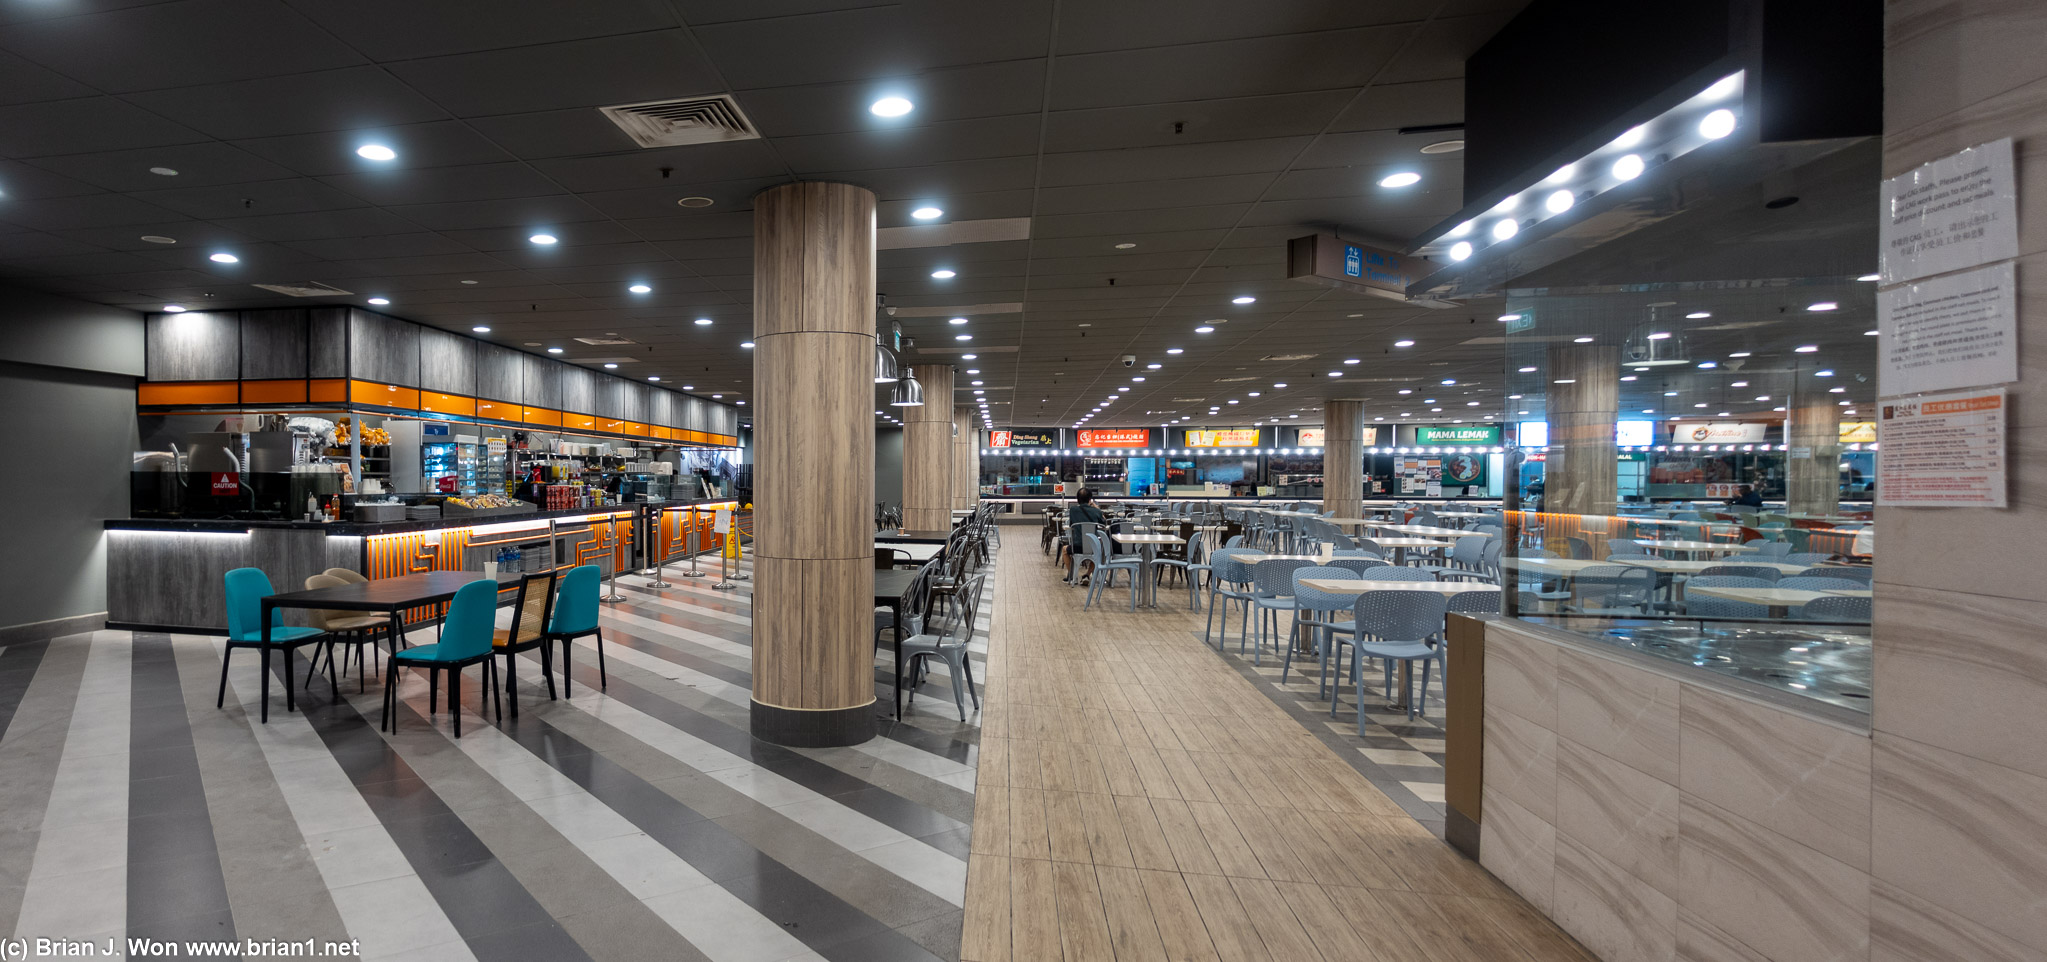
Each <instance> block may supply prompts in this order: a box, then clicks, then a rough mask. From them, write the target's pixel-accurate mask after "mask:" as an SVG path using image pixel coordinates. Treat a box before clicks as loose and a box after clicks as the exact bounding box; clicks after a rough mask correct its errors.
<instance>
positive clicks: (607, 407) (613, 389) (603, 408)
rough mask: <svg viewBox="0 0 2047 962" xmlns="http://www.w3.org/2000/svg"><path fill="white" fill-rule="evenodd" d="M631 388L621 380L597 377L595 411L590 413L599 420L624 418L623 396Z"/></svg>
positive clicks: (608, 376)
mask: <svg viewBox="0 0 2047 962" xmlns="http://www.w3.org/2000/svg"><path fill="white" fill-rule="evenodd" d="M631 386H632V385H630V384H627V383H626V381H625V379H623V378H616V377H611V376H610V375H605V374H599V375H597V410H596V411H594V412H592V413H594V414H596V415H597V416H598V417H600V418H622V417H625V395H626V391H627V390H628V389H630V388H631Z"/></svg>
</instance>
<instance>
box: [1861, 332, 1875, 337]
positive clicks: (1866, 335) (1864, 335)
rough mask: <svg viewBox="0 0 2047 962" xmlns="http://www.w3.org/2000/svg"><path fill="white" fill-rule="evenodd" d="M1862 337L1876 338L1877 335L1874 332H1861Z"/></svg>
mask: <svg viewBox="0 0 2047 962" xmlns="http://www.w3.org/2000/svg"><path fill="white" fill-rule="evenodd" d="M1862 336H1863V337H1875V336H1877V334H1876V332H1875V331H1863V332H1862Z"/></svg>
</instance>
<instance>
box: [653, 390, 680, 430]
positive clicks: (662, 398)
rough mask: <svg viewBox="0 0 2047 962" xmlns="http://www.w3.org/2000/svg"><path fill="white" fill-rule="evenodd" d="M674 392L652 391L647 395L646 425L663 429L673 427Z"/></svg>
mask: <svg viewBox="0 0 2047 962" xmlns="http://www.w3.org/2000/svg"><path fill="white" fill-rule="evenodd" d="M674 398H675V392H674V391H660V390H657V391H654V392H652V393H650V394H648V395H647V423H648V424H658V425H660V426H662V427H664V428H672V427H674V426H675V421H674V417H675V408H674V406H673V405H674Z"/></svg>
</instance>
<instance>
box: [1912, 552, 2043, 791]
mask: <svg viewBox="0 0 2047 962" xmlns="http://www.w3.org/2000/svg"><path fill="white" fill-rule="evenodd" d="M2011 567H2014V568H2020V567H2023V566H2019V565H2013V566H2011ZM2034 577H2037V575H2034ZM1876 610H1877V618H1876V626H1877V627H1876V630H1877V644H1876V691H1877V694H1878V695H1879V696H1880V697H1879V698H1877V699H1876V706H1875V707H1876V727H1877V729H1878V730H1880V731H1883V732H1886V733H1889V734H1894V735H1898V736H1901V737H1904V738H1909V739H1912V740H1914V741H1918V742H1924V743H1926V744H1930V745H1938V746H1941V747H1943V748H1946V749H1949V750H1951V751H1958V752H1963V753H1966V754H1969V755H1973V756H1975V757H1977V758H1981V759H1983V760H1985V761H1989V762H1994V763H1997V764H1999V765H2004V766H2007V767H2010V768H2016V769H2018V770H2020V771H2025V772H2031V773H2032V774H2034V775H2039V776H2042V777H2047V738H2043V737H2042V736H2041V733H2042V732H2047V644H2042V642H2041V636H2040V626H2041V625H2043V624H2047V601H2041V600H2038V599H2024V600H2021V599H2017V598H1992V597H1986V596H1983V595H1963V594H1956V593H1953V592H1949V591H1931V590H1926V589H1922V588H1912V587H1905V586H1902V585H1889V584H1886V585H1883V586H1881V588H1880V589H1879V590H1878V591H1877V599H1876ZM1964 693H1966V694H1964Z"/></svg>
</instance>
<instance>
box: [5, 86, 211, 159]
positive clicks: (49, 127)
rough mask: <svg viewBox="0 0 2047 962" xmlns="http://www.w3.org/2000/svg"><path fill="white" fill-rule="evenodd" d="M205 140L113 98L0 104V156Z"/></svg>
mask: <svg viewBox="0 0 2047 962" xmlns="http://www.w3.org/2000/svg"><path fill="white" fill-rule="evenodd" d="M206 139H207V137H206V135H205V134H202V133H200V132H198V131H196V130H193V129H191V128H189V127H186V126H183V125H181V124H176V123H173V122H171V121H169V120H165V119H163V118H162V117H159V116H157V115H156V114H153V113H150V112H149V111H147V110H144V109H142V108H140V107H137V106H135V105H134V104H131V103H128V102H127V101H124V100H119V99H116V98H114V97H83V98H79V99H76V100H47V101H42V102H39V103H32V104H15V105H12V106H7V107H0V157H46V156H49V155H51V154H84V153H91V152H93V151H101V150H137V149H140V148H146V147H161V146H164V145H166V144H196V143H201V142H204V141H205V140H206ZM137 159H138V160H140V159H142V158H140V157H138V158H137Z"/></svg>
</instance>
